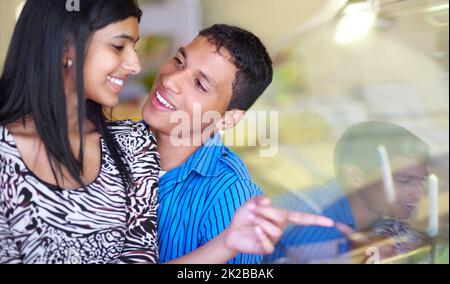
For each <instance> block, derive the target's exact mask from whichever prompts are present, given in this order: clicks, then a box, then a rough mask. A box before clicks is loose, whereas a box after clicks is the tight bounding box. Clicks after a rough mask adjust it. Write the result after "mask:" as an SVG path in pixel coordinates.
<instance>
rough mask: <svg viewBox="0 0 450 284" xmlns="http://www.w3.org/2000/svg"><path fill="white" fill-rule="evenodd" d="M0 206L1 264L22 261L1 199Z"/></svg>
mask: <svg viewBox="0 0 450 284" xmlns="http://www.w3.org/2000/svg"><path fill="white" fill-rule="evenodd" d="M0 206H1V207H0V264H16V263H22V259H21V257H20V252H19V250H18V248H17V246H16V244H15V243H14V238H13V236H12V234H11V231H10V229H9V225H8V223H7V221H6V217H5V214H4V212H3V203H2V202H1V199H0Z"/></svg>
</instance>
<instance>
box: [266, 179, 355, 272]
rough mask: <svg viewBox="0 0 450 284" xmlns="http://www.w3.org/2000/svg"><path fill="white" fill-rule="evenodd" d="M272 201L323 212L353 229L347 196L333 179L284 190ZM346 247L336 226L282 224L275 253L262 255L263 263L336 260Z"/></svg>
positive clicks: (278, 205) (292, 208) (345, 250)
mask: <svg viewBox="0 0 450 284" xmlns="http://www.w3.org/2000/svg"><path fill="white" fill-rule="evenodd" d="M274 204H275V206H277V207H282V208H285V209H289V210H294V211H302V212H308V213H313V214H320V215H324V216H327V217H329V218H331V219H333V220H334V221H335V222H340V223H343V224H346V225H348V226H350V227H352V228H353V229H354V230H356V223H355V220H354V216H353V212H352V209H351V207H350V203H349V201H348V198H347V197H346V196H345V195H344V193H343V192H342V190H341V189H340V187H339V185H338V184H337V182H335V181H332V182H330V183H328V184H327V185H325V186H323V187H321V188H310V189H306V190H302V191H297V192H291V193H287V194H285V195H282V196H280V197H278V198H277V199H276V200H274ZM349 249H350V243H349V241H348V240H347V239H346V238H345V237H344V236H343V235H342V234H341V232H340V231H338V230H337V229H336V227H332V228H325V227H318V226H294V225H290V226H287V227H286V230H285V232H284V233H283V235H282V237H281V239H280V241H279V242H278V244H277V246H276V248H275V252H274V253H272V254H271V255H269V256H266V257H265V258H264V262H265V263H309V262H317V261H319V262H320V261H323V260H332V259H336V258H338V257H339V256H340V255H342V254H343V253H346V252H348V251H349ZM341 261H342V260H341Z"/></svg>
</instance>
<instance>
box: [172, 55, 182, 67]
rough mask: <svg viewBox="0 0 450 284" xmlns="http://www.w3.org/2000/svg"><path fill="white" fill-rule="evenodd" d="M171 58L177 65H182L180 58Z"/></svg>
mask: <svg viewBox="0 0 450 284" xmlns="http://www.w3.org/2000/svg"><path fill="white" fill-rule="evenodd" d="M173 59H174V60H175V64H176V65H178V66H182V65H183V61H181V59H180V58H178V57H174V58H173Z"/></svg>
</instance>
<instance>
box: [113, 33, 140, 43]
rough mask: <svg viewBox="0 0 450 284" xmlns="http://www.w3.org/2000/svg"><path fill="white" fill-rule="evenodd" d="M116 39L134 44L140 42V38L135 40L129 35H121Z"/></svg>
mask: <svg viewBox="0 0 450 284" xmlns="http://www.w3.org/2000/svg"><path fill="white" fill-rule="evenodd" d="M114 38H121V39H126V40H129V41H131V42H132V43H136V42H138V41H139V40H140V37H137V38H134V37H133V36H130V35H127V34H121V35H118V36H115V37H114Z"/></svg>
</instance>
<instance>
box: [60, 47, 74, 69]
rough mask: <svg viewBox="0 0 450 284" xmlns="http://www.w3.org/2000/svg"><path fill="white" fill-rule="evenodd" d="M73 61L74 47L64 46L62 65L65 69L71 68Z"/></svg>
mask: <svg viewBox="0 0 450 284" xmlns="http://www.w3.org/2000/svg"><path fill="white" fill-rule="evenodd" d="M74 60H75V47H74V46H73V44H70V43H66V44H65V45H64V51H63V58H62V65H63V66H64V67H66V68H68V67H71V66H72V65H73V63H74Z"/></svg>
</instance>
